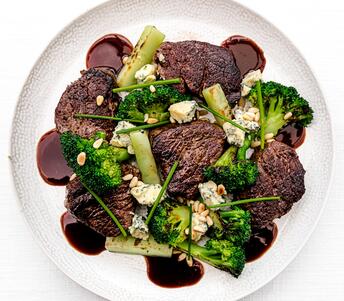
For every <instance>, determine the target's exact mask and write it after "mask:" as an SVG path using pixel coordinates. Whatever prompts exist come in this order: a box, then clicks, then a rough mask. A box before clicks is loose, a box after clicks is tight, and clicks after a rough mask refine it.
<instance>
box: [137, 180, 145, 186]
mask: <svg viewBox="0 0 344 301" xmlns="http://www.w3.org/2000/svg"><path fill="white" fill-rule="evenodd" d="M141 185H145V183H143V182H142V181H137V185H136V186H141Z"/></svg>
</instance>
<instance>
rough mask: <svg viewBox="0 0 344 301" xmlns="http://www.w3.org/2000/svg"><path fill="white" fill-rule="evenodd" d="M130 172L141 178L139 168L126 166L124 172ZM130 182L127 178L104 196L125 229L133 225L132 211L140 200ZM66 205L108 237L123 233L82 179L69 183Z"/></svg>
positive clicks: (123, 173) (79, 218) (81, 220)
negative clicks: (132, 191) (82, 182)
mask: <svg viewBox="0 0 344 301" xmlns="http://www.w3.org/2000/svg"><path fill="white" fill-rule="evenodd" d="M126 174H132V175H134V176H137V177H138V178H140V172H139V170H138V169H137V168H136V167H134V166H132V165H129V164H125V165H122V175H123V176H124V175H126ZM129 183H130V181H123V182H122V184H121V185H120V186H119V187H117V189H114V190H113V191H111V192H109V193H107V194H106V195H105V196H104V197H103V201H104V203H105V204H106V205H107V206H108V207H109V209H110V210H111V211H112V212H113V214H114V215H115V216H116V217H117V218H118V219H119V221H120V222H121V224H122V226H123V227H124V228H125V229H127V228H128V227H130V226H131V220H132V217H133V216H132V213H133V212H134V211H135V203H136V201H135V199H134V198H133V197H132V196H131V194H130V188H129ZM65 207H66V208H67V210H68V211H69V212H70V213H71V214H72V215H73V216H74V217H75V218H76V219H77V220H78V221H80V222H82V223H84V224H85V225H87V226H89V227H90V228H92V229H93V230H95V231H97V232H98V233H100V234H102V235H104V236H117V235H119V234H120V231H119V229H118V228H117V226H116V225H115V223H114V222H113V221H112V219H111V218H110V217H109V216H108V214H107V213H106V212H105V211H104V209H103V208H102V207H101V206H100V205H99V204H98V202H97V201H96V200H95V199H94V198H93V197H92V195H91V194H90V193H89V192H87V190H86V188H85V187H84V186H83V185H82V184H81V182H80V180H79V179H78V178H75V179H74V180H72V181H71V182H69V184H68V185H67V194H66V199H65Z"/></svg>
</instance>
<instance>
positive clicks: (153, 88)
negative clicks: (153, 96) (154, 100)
mask: <svg viewBox="0 0 344 301" xmlns="http://www.w3.org/2000/svg"><path fill="white" fill-rule="evenodd" d="M149 90H150V91H151V92H152V93H154V92H155V91H156V89H155V87H154V86H153V85H150V86H149Z"/></svg>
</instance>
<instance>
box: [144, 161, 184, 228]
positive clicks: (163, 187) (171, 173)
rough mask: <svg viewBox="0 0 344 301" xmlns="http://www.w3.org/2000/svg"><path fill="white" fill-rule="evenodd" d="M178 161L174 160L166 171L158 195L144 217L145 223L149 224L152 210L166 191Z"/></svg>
mask: <svg viewBox="0 0 344 301" xmlns="http://www.w3.org/2000/svg"><path fill="white" fill-rule="evenodd" d="M178 163H179V162H178V161H175V162H174V164H173V165H172V167H171V169H170V171H169V173H168V175H167V178H166V180H165V182H164V184H163V185H162V187H161V189H160V192H159V194H158V197H157V198H156V200H155V201H154V204H153V206H152V209H151V210H150V211H149V215H148V217H147V219H146V222H145V223H146V225H148V224H149V222H150V220H151V218H152V217H153V214H154V211H155V209H156V207H157V206H158V204H159V203H160V200H161V198H162V196H163V195H164V192H165V191H166V189H167V186H168V184H169V183H170V181H171V180H172V177H173V174H174V172H175V171H176V169H177V167H178Z"/></svg>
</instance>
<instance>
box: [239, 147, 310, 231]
mask: <svg viewBox="0 0 344 301" xmlns="http://www.w3.org/2000/svg"><path fill="white" fill-rule="evenodd" d="M255 160H256V161H257V165H258V169H259V176H258V179H257V182H256V184H255V185H254V186H252V187H250V188H249V189H248V190H246V191H245V192H243V193H242V194H241V198H255V197H264V196H280V197H281V198H282V199H281V200H280V201H265V202H256V203H248V204H245V205H243V206H245V208H246V209H248V210H249V211H250V212H251V214H252V225H253V226H254V227H258V228H260V227H265V226H267V225H268V224H270V223H271V222H272V221H273V220H274V219H275V218H279V217H281V216H282V215H284V214H286V213H287V212H288V211H289V210H290V209H291V207H292V206H293V204H294V203H295V202H297V201H298V200H300V199H301V197H302V195H303V194H304V193H305V184H304V176H305V170H304V169H303V166H302V164H301V162H300V161H299V158H298V156H297V154H296V152H295V150H294V149H293V148H291V147H290V146H288V145H286V144H284V143H281V142H277V141H274V142H272V143H270V144H269V145H268V146H267V147H266V148H265V149H264V151H260V152H258V153H257V154H255Z"/></svg>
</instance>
